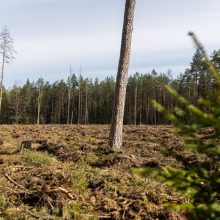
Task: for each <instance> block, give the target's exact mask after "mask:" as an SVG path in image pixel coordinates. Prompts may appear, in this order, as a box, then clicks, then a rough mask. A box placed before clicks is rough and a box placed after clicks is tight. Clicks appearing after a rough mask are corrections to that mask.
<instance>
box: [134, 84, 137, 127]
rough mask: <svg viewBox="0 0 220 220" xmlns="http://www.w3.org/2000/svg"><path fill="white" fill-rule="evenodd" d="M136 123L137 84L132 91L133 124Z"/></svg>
mask: <svg viewBox="0 0 220 220" xmlns="http://www.w3.org/2000/svg"><path fill="white" fill-rule="evenodd" d="M136 124H137V84H136V85H135V91H134V125H136Z"/></svg>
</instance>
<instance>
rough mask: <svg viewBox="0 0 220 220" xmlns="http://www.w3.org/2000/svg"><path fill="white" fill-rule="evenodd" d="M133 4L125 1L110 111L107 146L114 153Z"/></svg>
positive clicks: (119, 128) (118, 144) (121, 112)
mask: <svg viewBox="0 0 220 220" xmlns="http://www.w3.org/2000/svg"><path fill="white" fill-rule="evenodd" d="M135 4H136V0H126V4H125V13H124V25H123V32H122V41H121V51H120V59H119V65H118V73H117V81H116V88H115V98H114V106H113V111H112V123H111V128H110V135H109V146H110V147H111V148H112V149H113V150H116V151H117V150H120V148H121V146H122V129H123V119H124V107H125V97H126V87H127V78H128V69H129V62H130V53H131V39H132V32H133V20H134V10H135Z"/></svg>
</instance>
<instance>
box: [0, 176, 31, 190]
mask: <svg viewBox="0 0 220 220" xmlns="http://www.w3.org/2000/svg"><path fill="white" fill-rule="evenodd" d="M4 176H5V177H6V178H7V179H8V180H9V181H10V182H12V183H13V184H14V185H16V186H17V187H19V188H21V189H23V190H25V191H28V190H27V189H26V188H25V187H23V186H21V185H20V184H18V183H17V182H15V181H14V180H13V179H12V178H11V177H10V176H9V175H8V174H6V173H5V174H4Z"/></svg>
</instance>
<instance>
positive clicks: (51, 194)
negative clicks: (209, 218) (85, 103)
mask: <svg viewBox="0 0 220 220" xmlns="http://www.w3.org/2000/svg"><path fill="white" fill-rule="evenodd" d="M172 130H174V128H173V127H170V126H125V127H124V143H123V152H118V153H114V152H111V150H109V149H108V132H109V129H108V126H104V125H100V126H97V125H94V126H92V125H91V126H62V125H59V126H58V125H57V126H56V125H47V126H46V125H45V126H36V125H35V126H17V125H12V126H10V125H2V126H0V174H1V175H0V216H2V219H149V220H150V219H173V220H174V219H186V217H184V213H178V212H174V211H171V210H167V209H165V208H164V207H165V206H166V205H167V204H177V203H181V202H183V201H184V198H183V197H181V195H178V194H177V193H176V192H175V191H173V189H170V188H169V187H168V186H166V185H165V184H164V182H162V181H160V180H159V178H157V177H152V176H150V175H146V176H144V175H142V176H141V175H137V174H136V172H135V171H134V169H133V168H139V167H148V168H161V167H164V166H173V167H185V168H187V166H189V165H190V166H192V165H196V164H197V163H198V159H197V158H196V157H195V156H193V155H192V154H191V153H190V152H187V151H183V150H182V148H181V140H180V139H179V138H177V137H176V136H175V135H174V134H173V132H172Z"/></svg>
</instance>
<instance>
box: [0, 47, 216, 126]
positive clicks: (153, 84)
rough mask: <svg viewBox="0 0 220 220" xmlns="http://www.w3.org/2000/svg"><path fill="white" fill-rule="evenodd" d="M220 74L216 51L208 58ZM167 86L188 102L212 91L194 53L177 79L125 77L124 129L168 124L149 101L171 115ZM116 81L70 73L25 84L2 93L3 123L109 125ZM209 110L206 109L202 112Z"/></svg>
mask: <svg viewBox="0 0 220 220" xmlns="http://www.w3.org/2000/svg"><path fill="white" fill-rule="evenodd" d="M211 60H212V61H213V63H214V64H215V65H216V67H217V68H218V70H220V50H219V51H214V52H213V53H212V54H211ZM166 84H168V85H171V86H172V87H173V88H175V89H176V90H177V92H178V93H179V94H181V95H183V96H185V97H186V98H187V99H188V100H189V101H190V102H191V103H193V104H195V105H197V106H198V105H199V103H198V99H199V98H200V97H204V96H206V95H208V94H209V92H210V91H211V90H212V89H215V81H214V80H213V78H212V76H211V74H210V73H209V71H208V68H207V66H206V65H205V62H204V60H203V58H202V55H201V53H200V52H199V50H197V51H196V53H195V54H194V56H193V59H192V61H191V63H190V66H189V68H187V69H186V70H185V72H184V73H183V74H180V75H179V76H178V77H177V78H175V79H174V78H173V77H172V76H171V75H170V74H169V73H158V72H156V71H155V70H153V71H152V72H151V73H145V74H141V73H136V74H134V75H132V76H130V77H129V79H128V86H127V96H126V106H125V118H124V123H125V124H168V123H169V122H168V121H167V119H166V118H165V117H164V116H163V115H162V114H160V113H159V112H158V111H156V110H155V108H154V107H153V106H152V104H151V100H152V99H154V100H156V101H157V102H159V103H161V104H162V105H163V106H165V108H166V109H168V110H170V111H171V110H172V109H173V106H175V104H176V103H175V102H176V100H174V99H173V98H172V97H171V96H170V95H169V93H168V92H167V91H166V89H165V88H164V85H166ZM114 89H115V79H114V78H113V77H106V78H105V79H104V80H102V81H99V80H98V79H95V80H91V79H88V78H84V77H82V76H81V75H80V76H79V77H77V74H74V73H72V71H71V70H70V73H69V77H68V79H67V80H66V81H64V80H60V81H56V82H54V83H52V84H51V83H49V82H45V81H44V80H43V79H42V78H40V79H39V80H38V81H37V82H30V81H29V80H27V82H26V83H25V84H24V85H23V86H17V85H14V86H13V88H11V89H5V88H4V91H3V100H2V112H1V116H0V122H1V123H2V124H12V123H20V124H108V123H110V121H111V114H112V106H113V101H114V100H113V99H114ZM206 110H207V111H208V109H206Z"/></svg>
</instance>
